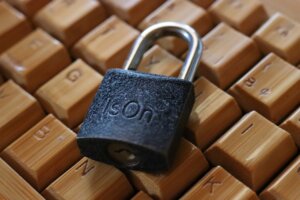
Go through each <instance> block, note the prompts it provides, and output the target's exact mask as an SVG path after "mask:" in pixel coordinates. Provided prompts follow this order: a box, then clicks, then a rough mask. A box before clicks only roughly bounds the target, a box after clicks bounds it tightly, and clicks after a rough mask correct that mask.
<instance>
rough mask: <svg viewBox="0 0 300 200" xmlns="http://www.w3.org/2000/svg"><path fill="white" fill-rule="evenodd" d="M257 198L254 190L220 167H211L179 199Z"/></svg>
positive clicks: (252, 199)
mask: <svg viewBox="0 0 300 200" xmlns="http://www.w3.org/2000/svg"><path fill="white" fill-rule="evenodd" d="M198 198H201V200H225V199H237V200H238V199H243V200H258V197H257V196H256V194H255V192H253V191H252V190H251V189H249V188H248V187H247V186H246V185H244V184H243V183H241V182H240V181H239V180H237V179H236V178H234V177H233V176H232V175H231V174H230V173H228V172H227V171H226V170H224V169H223V168H222V167H220V166H217V167H215V168H213V169H211V170H210V171H209V172H208V173H207V174H206V175H205V176H204V177H203V178H202V179H201V180H200V181H198V182H197V183H196V184H195V185H194V186H193V187H192V188H191V189H190V190H189V191H188V192H187V193H186V194H185V195H184V196H183V197H181V198H180V200H194V199H198Z"/></svg>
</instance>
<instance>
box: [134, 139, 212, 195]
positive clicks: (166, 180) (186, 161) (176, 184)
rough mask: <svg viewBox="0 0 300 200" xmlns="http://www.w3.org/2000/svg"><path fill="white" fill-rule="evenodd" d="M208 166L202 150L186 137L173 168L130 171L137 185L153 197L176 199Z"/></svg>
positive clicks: (182, 141)
mask: <svg viewBox="0 0 300 200" xmlns="http://www.w3.org/2000/svg"><path fill="white" fill-rule="evenodd" d="M207 168H208V163H207V161H206V159H205V158H204V156H203V154H202V153H201V151H200V150H199V149H198V148H197V147H195V146H194V145H193V144H191V143H189V142H188V141H186V140H185V139H182V140H181V143H180V146H179V148H178V152H177V155H176V157H175V160H174V163H173V164H172V166H171V168H170V169H169V170H168V171H166V172H162V173H157V174H154V173H147V172H142V171H130V179H131V180H132V183H133V184H134V185H135V187H136V188H137V189H139V190H143V191H145V192H147V193H148V194H149V195H151V196H153V198H156V199H161V200H168V199H176V197H178V195H180V194H181V193H182V192H183V191H184V190H185V189H187V188H188V187H189V186H190V185H191V184H192V183H193V182H194V181H195V180H197V178H198V177H199V176H200V175H201V174H203V173H204V172H205V171H206V170H207Z"/></svg>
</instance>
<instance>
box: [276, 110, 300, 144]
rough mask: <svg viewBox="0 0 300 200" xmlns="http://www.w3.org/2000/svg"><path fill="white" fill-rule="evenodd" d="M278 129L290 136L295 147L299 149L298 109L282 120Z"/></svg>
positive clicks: (299, 120)
mask: <svg viewBox="0 0 300 200" xmlns="http://www.w3.org/2000/svg"><path fill="white" fill-rule="evenodd" d="M280 127H281V128H283V129H284V130H286V131H287V132H289V133H290V134H291V135H292V137H293V138H294V141H295V142H296V144H297V146H298V147H299V148H300V107H298V109H297V110H295V112H293V113H292V114H291V115H290V116H289V117H288V118H287V119H286V120H284V122H282V123H281V125H280Z"/></svg>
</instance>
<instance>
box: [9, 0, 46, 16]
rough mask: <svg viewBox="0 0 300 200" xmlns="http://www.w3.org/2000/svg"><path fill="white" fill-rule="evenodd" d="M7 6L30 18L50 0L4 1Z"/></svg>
mask: <svg viewBox="0 0 300 200" xmlns="http://www.w3.org/2000/svg"><path fill="white" fill-rule="evenodd" d="M6 1H7V2H8V3H9V4H11V5H12V6H14V7H15V8H17V9H18V10H20V11H21V12H22V13H24V14H25V15H26V16H27V17H28V18H32V17H33V16H34V15H35V14H36V13H37V12H38V11H39V10H40V9H41V8H42V7H44V6H45V5H46V4H47V3H49V2H50V0H38V1H35V0H26V1H24V0H6Z"/></svg>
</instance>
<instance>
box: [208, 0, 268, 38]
mask: <svg viewBox="0 0 300 200" xmlns="http://www.w3.org/2000/svg"><path fill="white" fill-rule="evenodd" d="M209 12H210V13H211V14H212V16H213V18H214V20H215V21H216V22H220V21H223V22H226V23H227V24H229V25H230V26H232V27H234V28H235V29H237V30H238V31H240V32H242V33H244V34H246V35H251V34H252V33H253V32H254V31H255V30H256V29H258V28H259V27H260V25H261V24H263V23H264V21H266V20H267V18H268V15H267V12H266V10H265V9H264V7H263V4H262V3H261V2H260V0H234V1H233V0H219V1H216V2H215V3H214V4H213V5H212V6H211V7H210V8H209ZM233 13H234V14H233Z"/></svg>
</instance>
